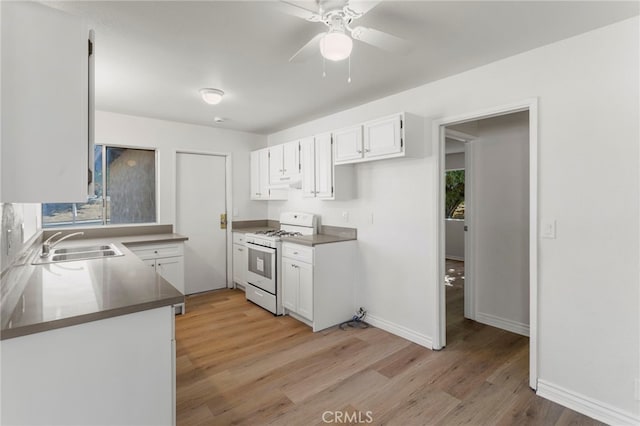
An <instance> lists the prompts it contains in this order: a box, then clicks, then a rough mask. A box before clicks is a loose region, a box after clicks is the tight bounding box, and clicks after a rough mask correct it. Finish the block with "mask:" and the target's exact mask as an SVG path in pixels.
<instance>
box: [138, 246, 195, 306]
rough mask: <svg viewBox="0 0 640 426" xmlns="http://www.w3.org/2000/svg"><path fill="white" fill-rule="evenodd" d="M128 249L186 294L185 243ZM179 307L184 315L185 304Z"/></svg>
mask: <svg viewBox="0 0 640 426" xmlns="http://www.w3.org/2000/svg"><path fill="white" fill-rule="evenodd" d="M128 248H129V250H131V251H132V252H133V253H134V254H135V255H136V256H138V257H139V258H140V259H142V261H143V262H144V263H145V264H146V265H147V266H149V267H150V268H153V269H154V270H155V271H156V272H157V273H158V274H159V275H160V276H161V277H162V278H164V279H165V280H167V281H168V282H169V283H170V284H171V285H173V286H174V287H175V288H176V289H177V290H178V291H179V292H180V293H182V294H184V243H182V242H179V243H167V244H145V245H135V246H128ZM178 306H179V308H178V310H179V311H181V312H182V313H183V314H184V313H185V307H184V304H181V305H178Z"/></svg>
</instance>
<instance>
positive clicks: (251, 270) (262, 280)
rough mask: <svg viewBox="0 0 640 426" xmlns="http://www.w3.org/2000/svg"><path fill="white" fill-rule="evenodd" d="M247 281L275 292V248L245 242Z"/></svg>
mask: <svg viewBox="0 0 640 426" xmlns="http://www.w3.org/2000/svg"><path fill="white" fill-rule="evenodd" d="M246 247H247V251H248V253H247V258H248V265H247V266H248V268H247V282H248V283H249V284H252V285H254V286H256V287H259V288H261V289H262V290H264V291H268V292H269V293H271V294H276V249H274V248H270V247H262V246H258V245H255V244H251V243H247V244H246Z"/></svg>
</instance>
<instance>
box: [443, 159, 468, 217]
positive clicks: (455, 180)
mask: <svg viewBox="0 0 640 426" xmlns="http://www.w3.org/2000/svg"><path fill="white" fill-rule="evenodd" d="M445 190H446V200H445V209H446V210H445V217H446V218H447V219H464V169H462V170H448V171H447V172H446V183H445Z"/></svg>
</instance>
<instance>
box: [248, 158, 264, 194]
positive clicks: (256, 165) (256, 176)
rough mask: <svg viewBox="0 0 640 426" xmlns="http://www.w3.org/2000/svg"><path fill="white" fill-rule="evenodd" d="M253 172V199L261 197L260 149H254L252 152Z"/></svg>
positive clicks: (251, 170)
mask: <svg viewBox="0 0 640 426" xmlns="http://www.w3.org/2000/svg"><path fill="white" fill-rule="evenodd" d="M250 173H251V197H250V198H251V199H252V200H259V199H260V196H261V194H260V151H253V152H252V153H251V163H250Z"/></svg>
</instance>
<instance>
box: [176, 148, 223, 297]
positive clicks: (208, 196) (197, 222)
mask: <svg viewBox="0 0 640 426" xmlns="http://www.w3.org/2000/svg"><path fill="white" fill-rule="evenodd" d="M223 213H226V158H225V157H224V156H217V155H204V154H190V153H182V152H179V153H177V154H176V232H177V233H179V234H182V235H185V236H187V237H189V240H188V241H185V245H184V281H185V286H184V287H185V293H186V294H193V293H200V292H203V291H209V290H216V289H219V288H225V287H226V286H227V249H226V246H227V232H226V229H220V215H221V214H223Z"/></svg>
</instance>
